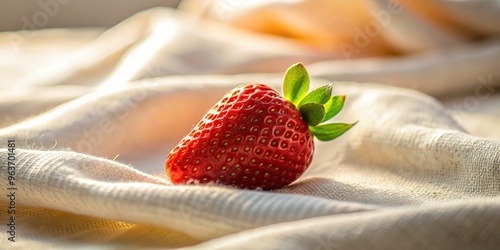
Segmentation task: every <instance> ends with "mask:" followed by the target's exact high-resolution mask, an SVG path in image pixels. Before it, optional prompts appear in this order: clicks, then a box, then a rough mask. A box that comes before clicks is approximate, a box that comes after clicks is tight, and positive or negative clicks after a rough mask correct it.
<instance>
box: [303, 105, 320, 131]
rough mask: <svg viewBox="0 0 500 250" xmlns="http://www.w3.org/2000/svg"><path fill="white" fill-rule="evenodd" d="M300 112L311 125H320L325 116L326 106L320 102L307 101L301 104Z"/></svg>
mask: <svg viewBox="0 0 500 250" xmlns="http://www.w3.org/2000/svg"><path fill="white" fill-rule="evenodd" d="M299 112H300V114H301V115H302V118H303V119H304V121H306V122H307V124H308V125H309V126H316V125H318V124H319V123H320V122H321V121H322V120H323V117H325V107H323V105H321V104H318V103H306V104H304V105H302V106H300V108H299Z"/></svg>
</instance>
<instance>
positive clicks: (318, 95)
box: [298, 84, 332, 109]
mask: <svg viewBox="0 0 500 250" xmlns="http://www.w3.org/2000/svg"><path fill="white" fill-rule="evenodd" d="M331 96H332V84H328V85H323V86H321V87H319V88H317V89H315V90H313V91H311V92H310V93H309V94H307V95H306V97H304V99H302V101H300V103H299V106H298V107H299V109H300V106H302V105H304V104H307V103H318V104H325V103H327V102H328V100H329V99H330V97H331Z"/></svg>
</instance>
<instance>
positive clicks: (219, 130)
mask: <svg viewBox="0 0 500 250" xmlns="http://www.w3.org/2000/svg"><path fill="white" fill-rule="evenodd" d="M308 89H309V76H308V74H307V71H306V70H305V68H304V66H302V64H300V63H298V64H295V65H293V66H291V67H290V68H289V69H288V70H287V73H286V74H285V78H284V85H283V92H284V96H285V98H283V97H281V96H280V95H279V94H278V92H277V91H276V90H274V89H272V88H271V87H269V86H266V85H264V84H259V83H254V84H247V85H243V86H239V87H237V88H235V89H233V90H231V91H230V92H229V93H227V94H226V95H225V96H224V97H223V98H222V100H220V101H219V102H218V103H217V104H216V105H215V106H214V107H213V108H212V109H211V110H210V111H208V113H207V114H206V115H205V116H204V117H203V119H202V120H201V121H200V122H199V123H198V124H197V125H196V126H195V128H194V129H193V130H192V131H191V132H190V133H189V134H188V135H187V136H186V137H184V138H183V139H182V140H181V141H180V143H179V144H178V145H177V146H176V147H174V149H173V150H172V151H171V152H170V154H169V155H168V158H167V161H166V172H167V175H168V176H169V177H170V179H171V181H172V183H174V184H186V183H214V182H215V183H220V184H224V185H231V186H235V187H239V188H245V189H256V188H259V189H263V190H272V189H278V188H281V187H284V186H286V185H288V184H290V183H292V182H293V181H295V180H296V179H297V178H299V177H300V176H301V175H302V173H304V171H305V170H306V169H307V168H308V166H309V165H310V163H311V161H312V157H313V151H314V141H313V137H314V136H315V137H317V138H318V139H319V140H323V141H327V140H332V139H334V138H336V137H338V136H340V135H342V134H343V133H344V132H346V131H347V130H349V129H350V128H351V127H352V126H354V125H355V124H356V123H354V124H344V123H332V124H321V125H320V123H322V122H324V121H326V120H329V119H330V118H332V117H333V116H335V115H336V114H337V113H338V112H339V111H340V110H341V109H342V107H343V105H344V101H345V96H331V92H332V85H331V84H329V85H325V86H321V87H319V88H317V89H315V90H313V91H311V92H310V93H309V94H307V92H308Z"/></svg>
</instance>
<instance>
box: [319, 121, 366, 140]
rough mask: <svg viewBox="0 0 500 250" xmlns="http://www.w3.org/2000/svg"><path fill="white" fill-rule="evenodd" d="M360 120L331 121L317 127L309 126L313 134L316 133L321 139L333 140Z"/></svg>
mask: <svg viewBox="0 0 500 250" xmlns="http://www.w3.org/2000/svg"><path fill="white" fill-rule="evenodd" d="M357 123H358V122H355V123H353V124H347V123H330V124H324V125H319V126H316V127H309V129H310V130H311V132H312V133H313V135H315V136H316V137H317V138H318V140H320V141H331V140H333V139H335V138H337V137H339V136H341V135H342V134H344V133H345V132H346V131H347V130H349V129H350V128H352V127H353V126H354V125H356V124H357Z"/></svg>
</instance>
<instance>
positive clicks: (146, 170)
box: [0, 0, 500, 249]
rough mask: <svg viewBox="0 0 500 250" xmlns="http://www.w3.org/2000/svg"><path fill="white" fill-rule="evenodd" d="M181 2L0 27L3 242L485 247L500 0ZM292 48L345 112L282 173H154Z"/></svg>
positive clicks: (498, 101)
mask: <svg viewBox="0 0 500 250" xmlns="http://www.w3.org/2000/svg"><path fill="white" fill-rule="evenodd" d="M193 2H194V3H197V2H198V1H184V2H183V4H182V5H181V6H180V8H179V10H176V11H174V10H170V9H166V8H156V9H152V10H148V11H144V12H141V13H138V14H137V15H135V16H132V17H130V18H129V19H127V20H125V21H124V22H122V23H121V24H119V25H117V26H116V27H114V28H112V29H110V30H107V31H104V32H103V31H102V30H99V29H83V30H72V29H60V30H39V31H29V32H30V33H27V32H28V31H18V32H5V33H1V34H0V58H2V60H1V61H0V63H1V69H0V72H1V74H0V79H1V80H2V81H0V87H1V88H2V92H1V93H0V114H1V116H0V124H1V126H2V128H1V129H0V140H1V144H0V145H2V146H1V149H0V159H1V165H0V169H1V171H2V180H1V181H0V186H1V190H2V192H3V193H2V195H1V196H0V197H1V198H0V205H1V207H2V209H1V210H0V214H1V217H0V218H1V224H0V228H1V231H2V232H4V233H2V236H1V237H0V248H1V249H67V248H75V249H127V248H131V249H135V248H137V249H158V248H160V249H169V248H182V249H495V248H496V247H498V246H499V245H500V231H499V230H498V227H499V225H500V212H499V211H500V198H499V197H498V196H499V195H500V129H498V125H499V122H500V118H499V117H500V116H499V115H500V111H499V110H500V109H499V107H500V97H499V95H498V90H499V86H500V67H499V65H500V40H498V38H496V36H497V35H498V34H499V33H500V29H499V28H498V26H497V25H492V23H498V21H499V20H498V19H500V15H498V13H499V11H500V6H499V4H498V1H446V0H440V1H437V0H436V1H427V2H426V3H422V2H416V1H401V3H399V2H393V3H392V4H396V5H394V6H395V7H394V6H393V7H391V6H392V5H389V4H390V3H389V1H377V0H372V1H349V4H348V3H347V2H344V1H338V2H335V3H333V2H331V1H326V0H324V1H320V0H311V1H266V2H264V3H262V4H261V5H246V4H244V3H243V1H210V2H206V4H198V5H196V4H193ZM200 2H201V1H200ZM351 2H352V5H351ZM398 4H399V5H398ZM463 6H468V8H463ZM390 8H393V9H390ZM394 8H397V10H398V11H395V12H394V11H393V12H391V10H394ZM384 11H385V12H384ZM312 13H316V14H312ZM380 13H389V14H388V15H386V16H385V18H386V19H377V18H380V16H382V15H383V14H380ZM388 16H389V17H390V20H389V21H387V22H382V21H381V20H388V19H387V18H388ZM341 21H343V22H341ZM372 21H373V22H372ZM375 22H379V25H380V29H379V30H378V31H377V32H375V31H376V30H375V29H374V28H373V27H375V26H374V25H375ZM370 25H372V26H373V27H370ZM349 27H351V28H349ZM352 27H354V28H352ZM366 27H368V28H366ZM365 28H366V29H367V30H370V29H374V30H372V31H373V33H370V34H372V35H370V36H368V37H369V39H370V41H369V42H367V43H366V46H365V44H363V46H359V45H360V44H361V43H359V42H360V41H361V40H359V39H361V38H360V36H361V35H360V33H359V30H361V32H364V31H363V30H364V29H365ZM27 34H29V35H27ZM356 39H358V40H356ZM356 41H358V43H357V42H356ZM340 45H342V46H343V47H342V46H340ZM346 46H347V47H346ZM349 46H351V47H349ZM343 48H351V49H352V48H354V50H347V52H352V53H351V54H349V53H347V54H346V50H343ZM358 52H359V53H358ZM297 61H302V62H304V63H305V65H306V68H307V69H308V70H309V72H310V74H311V76H312V77H313V79H312V82H313V84H314V85H315V86H318V85H320V84H324V83H328V82H330V81H336V83H335V85H334V93H336V94H346V95H347V102H346V105H345V108H344V110H343V111H342V112H341V113H340V114H339V115H338V116H337V117H335V118H334V121H342V122H354V121H357V120H359V123H358V124H357V125H356V126H355V127H354V128H353V129H351V130H350V131H349V132H348V133H346V134H345V135H343V136H342V137H340V138H338V139H336V140H334V141H331V142H319V141H316V152H315V157H314V160H313V162H312V164H311V166H310V167H309V169H308V170H307V171H306V173H305V174H304V175H303V176H302V177H301V178H300V179H299V180H297V181H296V182H294V183H293V184H291V185H290V186H288V187H285V188H283V189H280V190H275V191H272V192H263V191H249V190H239V189H234V188H229V187H222V186H174V185H172V184H171V183H170V182H169V180H168V179H167V178H166V176H165V174H164V161H165V157H166V156H167V154H168V152H169V151H170V149H171V148H172V147H173V146H174V145H175V144H176V143H177V142H178V141H179V140H180V139H181V138H182V137H183V136H184V135H185V134H186V133H187V132H189V131H190V129H191V128H192V126H193V125H194V124H195V123H196V122H197V121H198V119H200V118H201V117H202V115H203V114H204V113H205V112H206V111H207V110H208V109H209V108H210V107H211V106H212V105H213V104H214V103H215V102H217V100H218V99H219V98H220V97H221V96H222V95H224V93H225V92H227V91H228V90H230V89H231V88H233V87H235V86H237V85H239V84H243V83H249V82H256V81H258V82H261V83H266V84H270V85H272V86H274V87H275V88H277V89H279V88H280V84H281V79H282V74H283V73H282V72H284V71H285V70H286V68H287V67H288V66H289V65H290V64H292V63H294V62H297ZM278 72H279V73H278ZM8 140H15V143H16V146H15V160H14V162H15V165H16V172H15V187H16V188H17V190H15V197H16V198H15V205H16V208H15V212H16V214H15V216H16V218H15V222H16V229H15V233H16V237H15V240H16V242H11V241H9V240H8V237H9V234H8V233H7V231H8V230H9V225H7V224H8V223H9V217H10V216H12V214H9V213H8V209H7V208H8V207H9V203H10V198H9V196H7V195H8V194H9V192H10V191H9V190H8V189H7V188H8V187H12V186H9V183H8V181H7V176H8V174H7V162H8V153H9V151H8V148H7V142H8Z"/></svg>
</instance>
